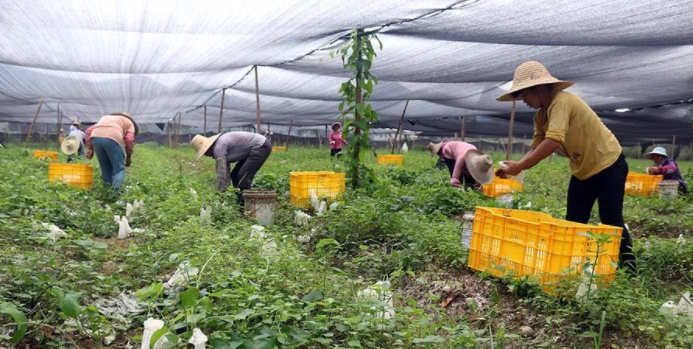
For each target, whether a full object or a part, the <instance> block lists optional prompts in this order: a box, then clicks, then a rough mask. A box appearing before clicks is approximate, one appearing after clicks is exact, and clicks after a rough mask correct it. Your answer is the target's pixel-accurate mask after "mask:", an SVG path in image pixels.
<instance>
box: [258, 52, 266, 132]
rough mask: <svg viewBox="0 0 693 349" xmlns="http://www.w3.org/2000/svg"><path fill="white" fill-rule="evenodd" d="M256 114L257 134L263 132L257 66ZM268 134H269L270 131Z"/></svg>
mask: <svg viewBox="0 0 693 349" xmlns="http://www.w3.org/2000/svg"><path fill="white" fill-rule="evenodd" d="M255 113H256V116H255V121H256V122H257V133H262V131H260V84H259V82H258V78H257V65H256V66H255ZM268 128H269V124H268ZM267 132H269V130H268V131H267Z"/></svg>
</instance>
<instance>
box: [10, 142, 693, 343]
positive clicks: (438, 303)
mask: <svg viewBox="0 0 693 349" xmlns="http://www.w3.org/2000/svg"><path fill="white" fill-rule="evenodd" d="M382 153H383V154H385V152H384V150H383V151H382ZM502 157H503V155H501V154H493V158H494V160H496V161H497V160H501V159H502ZM58 161H59V162H65V158H64V156H63V155H61V157H60V158H59V160H58ZM78 162H79V163H89V164H91V165H93V166H94V168H95V171H94V186H93V189H91V190H80V189H77V188H74V187H70V186H66V185H62V184H50V183H48V181H47V178H48V163H47V162H44V161H41V160H37V159H34V158H33V157H32V156H31V154H30V153H27V151H26V150H24V149H23V148H22V147H20V146H18V145H17V146H13V145H9V146H7V147H6V148H4V149H0V348H22V349H24V348H140V346H141V342H142V339H143V333H144V323H145V321H147V319H149V318H153V319H158V320H161V321H163V323H164V328H163V329H162V330H160V331H156V332H155V333H154V334H153V335H154V337H155V338H154V339H156V338H161V339H159V341H158V342H157V347H166V345H161V344H162V343H164V342H167V343H168V344H167V345H168V347H169V348H192V347H193V345H192V344H190V343H189V340H190V338H191V336H192V335H193V330H194V329H199V330H200V331H201V332H202V333H204V335H206V336H207V338H208V341H207V343H206V347H207V348H215V349H271V348H494V349H495V348H499V349H500V348H642V349H645V348H693V326H692V325H691V323H692V322H693V320H692V319H691V318H690V317H687V316H685V315H672V314H669V313H666V312H663V311H662V310H661V309H660V308H661V307H662V304H663V303H665V302H668V301H673V302H675V303H678V302H679V299H680V298H681V295H682V294H683V293H685V292H686V291H693V199H692V198H691V196H688V197H684V198H678V199H675V200H673V201H667V200H664V199H660V198H658V197H634V196H627V197H626V199H625V207H624V215H625V221H626V223H627V224H628V226H629V227H630V230H631V234H632V235H633V236H634V248H635V254H636V257H637V262H638V272H637V274H636V275H629V274H627V273H625V272H623V271H619V273H618V274H617V276H616V279H615V280H614V281H613V282H611V283H610V284H609V285H608V286H605V287H600V288H599V289H598V292H596V294H595V295H593V296H592V297H589V298H582V299H576V297H573V296H570V295H559V296H554V295H548V294H546V293H543V292H542V291H541V289H540V288H539V287H538V286H537V284H536V282H535V281H533V280H532V279H527V278H512V277H505V278H497V277H493V276H491V275H488V274H487V273H479V272H475V271H472V270H471V269H469V267H467V255H468V251H467V249H466V248H465V247H463V245H462V244H461V234H462V223H463V219H462V216H463V215H464V212H466V211H473V210H474V208H475V207H476V206H491V207H496V206H498V205H499V204H498V203H497V202H496V200H495V199H492V198H487V197H484V196H483V195H482V194H481V193H478V192H475V191H469V190H459V189H456V188H453V187H451V186H449V184H448V181H449V175H448V172H447V169H445V170H439V169H436V168H435V166H434V165H435V160H434V159H432V158H430V157H429V155H428V153H427V152H424V151H421V150H416V151H411V152H409V153H405V154H404V166H403V167H392V166H377V165H376V164H375V158H374V157H373V156H372V154H369V156H368V157H367V163H368V164H369V165H370V166H372V168H373V169H374V170H375V173H376V176H377V182H376V183H375V184H374V185H373V186H371V187H366V188H362V189H359V190H351V189H347V191H346V193H345V194H344V196H343V198H342V200H339V201H336V204H333V203H330V204H331V205H329V206H330V208H329V209H328V210H327V212H326V213H325V214H323V215H322V216H317V215H316V214H315V213H314V212H313V210H312V209H310V210H309V209H304V211H305V212H306V213H308V214H310V215H311V216H312V217H311V218H310V219H308V221H307V223H306V224H304V225H300V226H299V225H298V224H297V222H296V219H295V215H296V214H295V212H296V211H297V210H299V208H297V207H295V206H294V205H292V204H290V203H289V172H292V171H335V172H344V164H343V163H341V162H339V161H336V160H331V159H330V157H329V150H328V149H315V148H301V147H291V148H290V149H289V151H288V152H275V153H273V154H272V155H271V156H270V158H269V160H268V161H267V163H266V164H265V165H264V166H263V168H262V169H261V170H260V172H259V173H258V175H257V176H256V177H255V182H254V187H256V188H260V189H271V190H276V191H277V193H278V197H279V198H278V201H279V203H278V205H277V208H276V210H275V213H274V219H275V222H274V224H273V225H271V226H268V227H266V228H265V230H264V232H259V231H258V229H257V228H253V225H254V224H256V222H254V221H253V219H251V218H249V217H245V216H244V215H243V214H241V211H240V209H239V206H238V205H237V203H236V195H235V193H234V192H232V191H230V192H227V193H219V192H216V191H215V190H214V185H215V171H214V162H213V161H212V160H209V159H202V160H200V161H197V162H196V161H195V158H194V153H193V151H192V150H191V149H190V148H189V147H187V146H183V147H181V148H180V149H169V148H168V147H162V146H157V145H154V144H143V145H137V146H136V148H135V154H134V158H133V164H132V166H131V167H129V168H128V169H127V175H126V179H125V184H124V191H123V194H122V195H121V196H120V197H113V195H112V194H110V193H109V192H107V191H106V190H104V189H103V187H102V186H101V183H100V181H101V179H100V171H99V170H98V162H97V161H95V160H94V161H87V160H79V161H78ZM628 162H629V166H630V169H631V171H635V172H642V171H643V169H644V168H645V166H648V165H649V164H650V162H649V161H647V160H632V159H628ZM679 165H680V167H681V169H682V173H683V174H684V177H686V179H687V181H688V182H689V183H693V163H692V162H690V161H681V162H680V163H679ZM569 176H570V172H569V169H568V162H567V160H566V159H563V158H559V157H555V158H553V159H552V160H551V161H546V160H545V161H543V162H542V163H540V164H539V165H537V166H536V167H535V168H533V169H531V170H530V171H528V173H527V180H526V182H525V185H524V192H523V193H521V194H518V195H516V196H515V200H514V202H513V203H512V206H513V207H514V208H518V209H523V210H530V211H540V212H544V213H548V214H550V215H552V216H553V217H556V218H561V219H562V218H563V217H564V216H565V209H566V207H565V201H566V199H565V198H566V193H567V187H568V180H569ZM135 200H137V201H138V202H139V201H141V202H142V203H143V204H142V207H141V208H139V209H137V210H135V212H132V213H131V214H130V218H129V225H130V227H131V228H132V229H133V232H132V236H130V237H128V238H126V239H118V238H117V236H118V233H119V223H118V222H117V221H116V220H115V219H114V216H125V215H126V210H127V205H128V204H132V203H134V202H135ZM203 209H204V210H209V209H211V214H210V215H209V216H205V215H201V214H200V212H201V211H202V210H203ZM597 212H598V211H597V206H596V205H595V209H594V211H593V214H592V221H591V223H593V224H596V223H598V217H599V216H598V213H597ZM51 225H55V226H56V227H57V228H59V229H60V230H61V231H62V232H64V235H63V234H61V233H58V232H56V230H55V228H52V227H51ZM577 267H578V266H576V268H577ZM177 271H178V273H177ZM176 277H177V280H178V281H177V282H169V281H170V280H171V279H172V278H173V279H176ZM566 282H568V281H566ZM566 287H567V288H568V289H571V290H573V291H572V292H573V293H572V295H574V294H575V293H574V290H576V289H577V288H578V287H579V285H578V284H577V283H574V284H569V285H566ZM373 294H375V296H373ZM153 342H154V341H152V343H153Z"/></svg>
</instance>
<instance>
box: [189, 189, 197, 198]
mask: <svg viewBox="0 0 693 349" xmlns="http://www.w3.org/2000/svg"><path fill="white" fill-rule="evenodd" d="M189 192H190V195H192V196H197V191H195V189H193V188H190V190H189Z"/></svg>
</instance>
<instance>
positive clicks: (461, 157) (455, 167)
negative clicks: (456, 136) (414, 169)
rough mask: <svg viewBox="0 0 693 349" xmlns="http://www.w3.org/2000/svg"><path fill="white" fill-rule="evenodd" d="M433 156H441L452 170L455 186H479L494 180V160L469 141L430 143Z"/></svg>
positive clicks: (451, 179)
mask: <svg viewBox="0 0 693 349" xmlns="http://www.w3.org/2000/svg"><path fill="white" fill-rule="evenodd" d="M428 150H430V151H431V157H434V156H436V155H437V156H441V157H442V158H443V160H444V161H445V164H446V165H447V166H448V170H449V171H450V185H452V186H453V187H460V186H464V187H465V188H475V189H476V188H478V187H480V186H481V185H482V184H489V183H491V181H492V180H493V160H492V159H491V157H490V156H488V155H486V154H484V153H482V152H480V151H479V150H477V149H476V147H475V146H474V145H472V144H469V143H467V142H459V141H452V142H445V143H443V142H441V143H429V144H428Z"/></svg>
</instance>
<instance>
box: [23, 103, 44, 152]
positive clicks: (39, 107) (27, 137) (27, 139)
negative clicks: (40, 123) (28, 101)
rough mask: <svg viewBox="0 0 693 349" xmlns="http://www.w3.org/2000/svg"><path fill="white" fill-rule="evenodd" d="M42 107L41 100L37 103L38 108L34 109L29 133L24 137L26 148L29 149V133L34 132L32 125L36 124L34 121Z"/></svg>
mask: <svg viewBox="0 0 693 349" xmlns="http://www.w3.org/2000/svg"><path fill="white" fill-rule="evenodd" d="M42 106H43V98H41V100H40V101H39V105H38V108H37V109H36V114H35V115H34V119H33V120H31V125H30V126H29V133H28V134H27V135H26V147H27V148H29V142H31V133H32V132H34V125H35V124H36V119H37V118H38V116H39V113H40V112H41V107H42Z"/></svg>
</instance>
